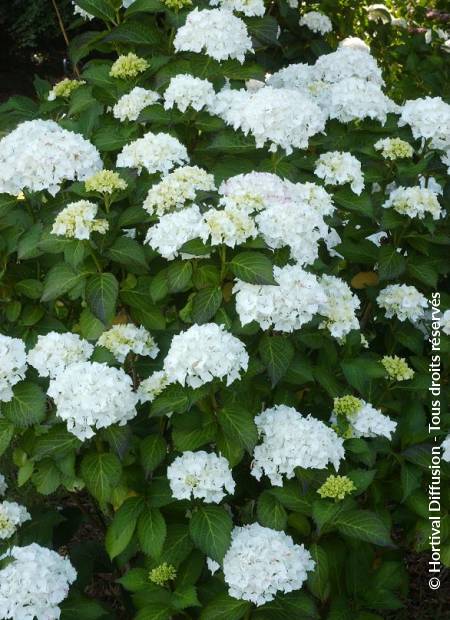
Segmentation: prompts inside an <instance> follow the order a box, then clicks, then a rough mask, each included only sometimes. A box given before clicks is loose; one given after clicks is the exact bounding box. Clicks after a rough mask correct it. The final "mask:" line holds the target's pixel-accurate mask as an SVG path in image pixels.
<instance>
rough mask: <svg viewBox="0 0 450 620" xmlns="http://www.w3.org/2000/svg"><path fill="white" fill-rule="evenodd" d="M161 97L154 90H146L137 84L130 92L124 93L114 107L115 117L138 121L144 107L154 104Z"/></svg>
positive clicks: (122, 119)
mask: <svg viewBox="0 0 450 620" xmlns="http://www.w3.org/2000/svg"><path fill="white" fill-rule="evenodd" d="M158 99H159V95H158V93H157V92H155V91H154V90H146V89H145V88H141V87H140V86H136V87H135V88H133V90H131V91H130V92H129V93H128V94H126V95H122V97H121V98H120V99H119V101H118V102H117V103H116V104H115V106H114V107H113V110H112V112H113V116H114V118H117V119H119V120H120V121H122V122H124V121H136V120H137V119H138V116H139V114H140V113H141V112H142V110H143V109H144V108H146V107H147V106H149V105H153V104H154V103H156V102H157V101H158Z"/></svg>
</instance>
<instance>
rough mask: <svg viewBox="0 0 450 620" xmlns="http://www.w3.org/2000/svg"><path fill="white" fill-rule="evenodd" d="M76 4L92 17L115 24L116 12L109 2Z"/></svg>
mask: <svg viewBox="0 0 450 620" xmlns="http://www.w3.org/2000/svg"><path fill="white" fill-rule="evenodd" d="M76 3H77V5H78V6H79V7H80V8H81V9H83V10H84V11H86V12H87V13H89V14H90V15H94V17H98V18H99V19H103V20H104V21H106V22H115V19H116V12H115V10H114V7H113V5H112V3H111V2H108V0H77V2H76Z"/></svg>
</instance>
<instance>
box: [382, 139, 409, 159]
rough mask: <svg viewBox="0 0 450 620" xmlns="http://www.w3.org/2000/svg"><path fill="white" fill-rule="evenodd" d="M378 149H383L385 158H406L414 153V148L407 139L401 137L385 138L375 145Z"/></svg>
mask: <svg viewBox="0 0 450 620" xmlns="http://www.w3.org/2000/svg"><path fill="white" fill-rule="evenodd" d="M373 148H374V149H375V150H376V151H381V155H382V156H383V157H384V158H385V159H391V160H395V159H406V158H409V157H412V156H413V155H414V149H413V147H412V146H411V145H410V143H409V142H406V140H402V139H401V138H383V139H381V140H378V141H377V142H375V144H374V145H373Z"/></svg>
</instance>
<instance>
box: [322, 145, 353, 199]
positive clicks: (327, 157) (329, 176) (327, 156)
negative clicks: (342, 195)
mask: <svg viewBox="0 0 450 620" xmlns="http://www.w3.org/2000/svg"><path fill="white" fill-rule="evenodd" d="M314 174H315V175H316V176H318V177H319V178H320V179H323V181H324V183H325V185H345V183H350V187H351V189H352V192H354V193H355V194H358V195H359V194H360V193H361V192H362V191H363V189H364V177H363V174H362V171H361V162H360V161H358V160H357V159H356V157H354V156H353V155H351V154H350V153H344V152H342V151H330V152H328V153H324V154H323V155H321V156H320V157H319V159H318V160H317V162H316V167H315V170H314Z"/></svg>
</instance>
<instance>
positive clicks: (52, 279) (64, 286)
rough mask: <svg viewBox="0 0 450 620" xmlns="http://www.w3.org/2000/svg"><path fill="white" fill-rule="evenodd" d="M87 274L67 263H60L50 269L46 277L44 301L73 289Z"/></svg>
mask: <svg viewBox="0 0 450 620" xmlns="http://www.w3.org/2000/svg"><path fill="white" fill-rule="evenodd" d="M84 277H85V274H83V273H79V272H77V271H75V270H74V269H72V267H70V266H69V265H66V263H60V264H58V265H55V266H54V267H52V268H51V269H50V271H49V272H48V274H47V277H46V278H45V282H44V291H43V293H42V298H41V299H42V301H52V300H53V299H57V298H58V297H61V296H62V295H64V293H67V292H68V291H70V290H72V289H73V288H74V287H75V286H77V284H79V283H80V282H81V281H82V280H83V278H84Z"/></svg>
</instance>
